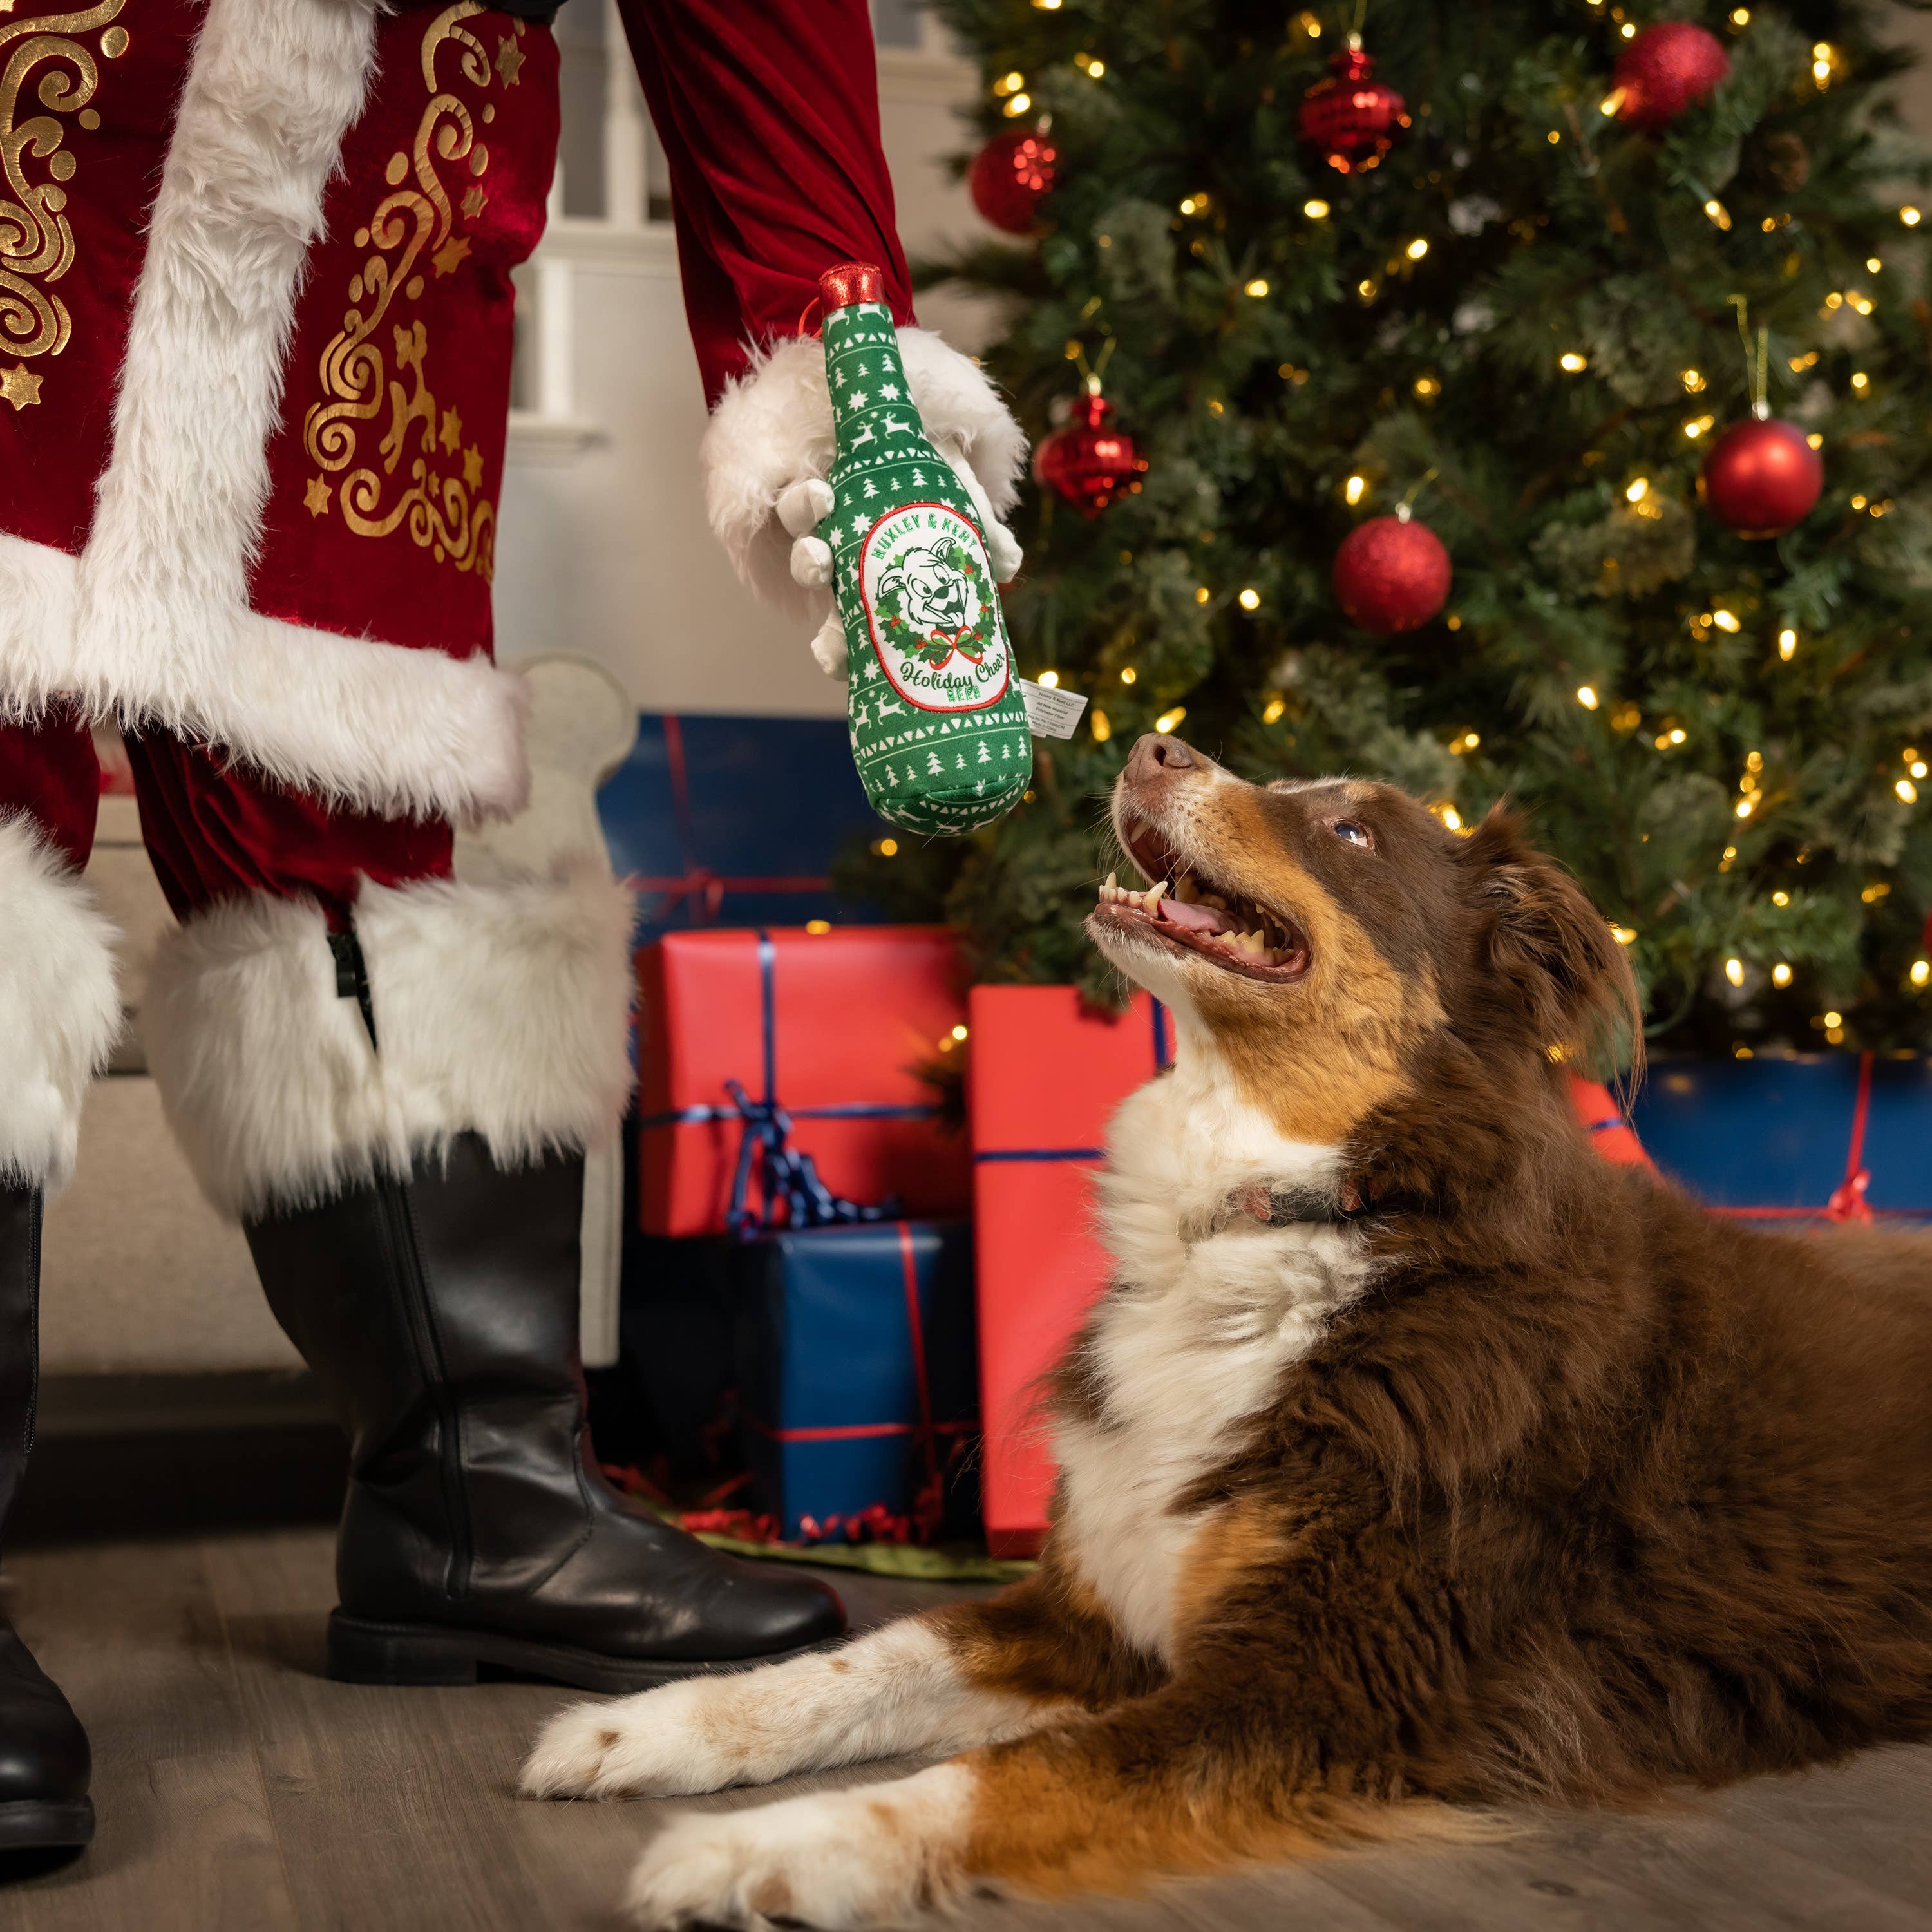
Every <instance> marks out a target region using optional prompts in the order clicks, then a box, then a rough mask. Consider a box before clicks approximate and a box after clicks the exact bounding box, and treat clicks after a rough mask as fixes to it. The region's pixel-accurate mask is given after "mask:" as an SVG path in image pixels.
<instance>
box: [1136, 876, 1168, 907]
mask: <svg viewBox="0 0 1932 1932" xmlns="http://www.w3.org/2000/svg"><path fill="white" fill-rule="evenodd" d="M1166 890H1167V881H1166V880H1165V879H1160V880H1156V881H1155V882H1154V884H1153V885H1151V886H1149V887H1148V889H1147V890H1146V891H1145V892H1143V893H1142V895H1141V898H1142V902H1143V903H1144V904H1145V905H1146V907H1147V909H1148V911H1149V912H1152V911H1153V910H1154V907H1156V906H1157V905H1159V904H1160V895H1161V894H1162V893H1163V892H1166Z"/></svg>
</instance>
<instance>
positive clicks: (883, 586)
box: [818, 262, 1033, 833]
mask: <svg viewBox="0 0 1932 1932" xmlns="http://www.w3.org/2000/svg"><path fill="white" fill-rule="evenodd" d="M819 288H820V296H821V299H822V301H823V307H824V317H825V319H824V335H825V374H826V384H827V386H828V387H829V389H830V390H831V392H832V425H833V430H834V433H835V446H834V454H833V458H832V474H831V476H830V477H829V479H828V480H829V483H830V485H831V488H832V508H831V509H830V510H829V511H828V512H827V513H826V517H825V518H824V520H823V522H821V523H820V525H819V526H818V534H819V535H820V537H821V538H823V540H824V541H825V542H826V544H829V546H830V547H831V550H832V583H833V586H834V589H835V592H836V594H837V596H838V612H839V617H840V620H841V622H842V624H843V625H844V631H845V643H846V650H847V658H848V661H849V662H850V667H851V684H850V693H849V696H848V698H847V719H848V721H849V723H850V727H851V733H852V755H853V759H854V760H855V761H856V763H857V765H858V767H859V778H860V781H862V783H863V784H864V786H865V796H866V797H867V798H868V799H869V800H870V801H871V805H872V808H873V809H874V811H876V812H877V814H879V816H880V817H881V818H883V819H885V820H887V821H888V822H889V823H892V824H893V825H897V826H902V827H904V829H906V830H907V831H909V832H941V833H946V832H952V833H958V832H970V831H971V830H972V829H973V828H974V826H979V825H986V824H989V823H991V822H992V820H994V819H996V818H998V817H1000V816H1001V814H1003V813H1004V812H1005V811H1007V810H1008V809H1009V808H1010V807H1011V806H1012V805H1013V804H1014V803H1015V802H1016V801H1017V800H1018V799H1019V797H1020V796H1021V794H1022V793H1023V792H1024V791H1025V790H1026V788H1027V785H1028V781H1030V780H1031V777H1032V775H1033V740H1032V738H1031V735H1030V733H1028V728H1027V718H1026V711H1025V706H1024V704H1023V703H1022V700H1021V696H1020V690H1019V682H1018V680H1017V679H1016V678H1015V677H1014V676H1013V661H1012V652H1011V651H1010V649H1009V647H1008V645H1007V629H1006V620H1005V619H1004V616H1003V615H1002V613H1001V608H1000V593H999V589H998V586H997V585H995V583H994V581H993V571H992V565H991V564H990V562H989V561H988V559H987V555H986V536H985V532H983V530H982V529H980V524H979V521H978V516H977V511H976V510H975V508H974V504H973V499H972V498H971V496H970V495H969V494H968V492H967V490H966V488H965V485H964V484H962V483H961V481H959V478H958V477H957V476H956V475H954V474H953V468H952V466H951V465H950V463H948V462H947V460H946V459H945V458H944V457H943V456H941V455H940V453H939V452H938V450H937V449H935V447H934V446H933V445H932V443H931V442H930V441H929V440H928V438H927V437H926V426H925V425H924V424H923V422H921V420H920V419H919V411H918V410H916V408H915V407H913V403H912V400H911V395H910V389H909V388H908V386H907V382H906V375H905V368H904V365H903V363H902V362H901V361H900V359H899V348H898V335H897V332H895V329H894V328H893V326H892V312H891V311H890V310H889V309H888V308H886V305H885V303H884V302H883V299H882V297H883V278H882V276H881V275H880V272H879V270H878V269H876V268H874V267H871V266H868V265H867V264H865V263H849V262H848V263H841V265H840V266H838V267H837V268H835V269H828V270H827V271H826V273H825V274H824V275H823V276H822V277H821V278H820V283H819Z"/></svg>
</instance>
